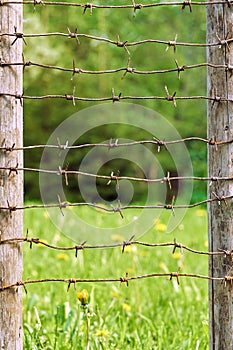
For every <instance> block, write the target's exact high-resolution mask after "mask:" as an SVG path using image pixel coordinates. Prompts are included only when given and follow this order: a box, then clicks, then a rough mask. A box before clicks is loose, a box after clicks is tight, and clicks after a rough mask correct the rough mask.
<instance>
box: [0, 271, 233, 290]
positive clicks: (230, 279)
mask: <svg viewBox="0 0 233 350" xmlns="http://www.w3.org/2000/svg"><path fill="white" fill-rule="evenodd" d="M152 277H168V279H169V280H170V281H171V280H172V279H173V278H174V279H176V281H177V284H180V277H189V278H198V279H205V280H211V281H219V282H222V283H224V285H225V287H227V286H229V287H232V286H233V276H224V277H213V276H204V275H200V274H191V273H181V272H180V271H179V270H178V271H177V272H169V273H148V274H144V275H138V276H132V277H130V276H128V273H127V272H126V275H125V276H124V277H117V278H90V279H82V278H43V279H37V280H30V279H27V280H25V281H18V282H15V283H11V284H8V285H5V286H1V287H0V292H4V291H5V290H8V289H12V288H19V287H20V286H22V287H23V288H24V290H25V292H26V293H27V289H26V285H27V284H35V283H36V284H38V283H51V282H63V283H66V284H68V287H67V292H68V291H69V289H70V286H71V285H72V284H73V285H74V289H76V284H78V283H114V282H119V283H120V284H121V285H122V284H123V283H125V284H126V286H127V287H128V286H129V282H130V281H134V280H141V279H145V278H152Z"/></svg>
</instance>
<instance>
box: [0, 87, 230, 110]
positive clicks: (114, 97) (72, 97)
mask: <svg viewBox="0 0 233 350" xmlns="http://www.w3.org/2000/svg"><path fill="white" fill-rule="evenodd" d="M1 96H8V97H14V98H16V99H18V100H20V101H21V103H22V100H46V99H61V100H62V99H63V100H67V101H72V103H73V105H74V106H75V102H76V101H83V102H107V101H112V102H113V103H114V102H120V101H124V100H125V101H127V100H144V101H145V100H160V101H168V102H172V103H173V105H174V107H176V101H189V100H207V101H212V102H213V103H221V102H233V98H228V97H225V96H214V97H212V96H204V95H200V96H176V92H174V93H173V95H170V94H168V93H167V95H166V96H131V95H126V96H124V95H122V93H121V92H120V93H119V94H118V95H115V93H114V89H112V96H108V97H79V96H75V95H74V91H73V94H72V95H69V94H65V95H50V94H48V95H40V96H32V95H24V94H13V93H7V92H0V97H1Z"/></svg>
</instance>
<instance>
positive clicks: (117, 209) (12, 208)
mask: <svg viewBox="0 0 233 350" xmlns="http://www.w3.org/2000/svg"><path fill="white" fill-rule="evenodd" d="M212 195H213V196H214V198H209V199H205V200H203V201H199V202H195V203H192V204H177V205H175V204H174V203H173V201H174V199H175V198H174V197H173V201H172V203H171V204H165V203H163V204H151V205H122V204H121V202H120V200H118V202H117V206H115V207H114V206H113V205H111V208H107V207H106V206H102V205H100V204H96V203H90V202H79V203H70V202H67V201H65V202H62V201H61V200H60V197H59V195H58V203H50V204H29V205H23V206H16V205H11V204H10V203H9V201H7V206H3V205H2V206H0V210H7V211H9V212H10V213H13V212H15V211H17V210H26V209H46V208H47V209H49V208H59V209H60V211H61V214H62V215H64V213H63V209H65V208H69V207H82V206H86V207H92V208H96V209H99V210H102V211H105V212H108V213H119V214H120V215H121V217H122V218H123V214H122V211H124V210H129V209H166V210H171V211H172V212H173V214H174V215H175V212H174V210H175V209H190V208H195V207H197V206H200V205H203V204H206V203H212V202H217V203H218V205H219V206H220V205H221V202H224V204H225V205H227V200H230V199H232V198H233V195H228V196H221V195H219V194H217V193H215V192H212Z"/></svg>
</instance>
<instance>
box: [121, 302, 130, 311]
mask: <svg viewBox="0 0 233 350" xmlns="http://www.w3.org/2000/svg"><path fill="white" fill-rule="evenodd" d="M121 305H122V308H123V309H124V310H125V311H127V312H130V311H131V306H130V305H129V304H126V303H122V304H121Z"/></svg>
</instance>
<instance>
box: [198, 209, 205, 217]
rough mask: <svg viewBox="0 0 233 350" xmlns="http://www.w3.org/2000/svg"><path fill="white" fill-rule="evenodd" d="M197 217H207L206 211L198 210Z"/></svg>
mask: <svg viewBox="0 0 233 350" xmlns="http://www.w3.org/2000/svg"><path fill="white" fill-rule="evenodd" d="M196 215H197V216H199V217H203V216H205V215H206V211H205V210H204V209H198V210H196Z"/></svg>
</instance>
